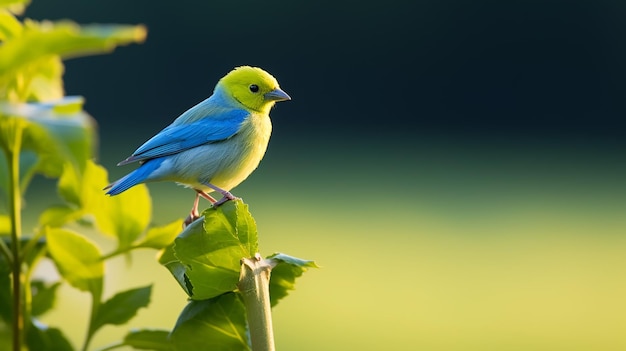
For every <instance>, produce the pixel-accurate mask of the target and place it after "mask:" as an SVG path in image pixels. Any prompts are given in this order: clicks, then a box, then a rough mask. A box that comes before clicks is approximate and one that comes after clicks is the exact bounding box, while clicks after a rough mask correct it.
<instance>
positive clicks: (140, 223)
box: [83, 162, 152, 249]
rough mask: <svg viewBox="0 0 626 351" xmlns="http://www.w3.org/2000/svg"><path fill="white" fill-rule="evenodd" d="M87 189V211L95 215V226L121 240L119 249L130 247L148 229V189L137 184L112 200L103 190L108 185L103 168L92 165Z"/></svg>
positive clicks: (87, 173)
mask: <svg viewBox="0 0 626 351" xmlns="http://www.w3.org/2000/svg"><path fill="white" fill-rule="evenodd" d="M85 182H86V184H87V186H88V189H84V191H83V194H84V196H83V201H84V208H85V211H87V212H88V213H93V214H94V216H95V219H96V227H97V228H98V230H99V231H100V232H102V233H104V234H108V235H111V236H114V237H115V238H117V240H118V249H124V248H127V247H129V246H130V245H131V244H132V243H133V242H134V241H135V240H136V239H137V238H138V237H139V236H140V235H141V234H142V233H143V232H144V231H145V230H146V228H147V227H148V224H149V223H150V217H151V213H152V202H151V200H150V194H149V193H148V187H147V186H146V185H145V184H140V185H137V186H135V187H133V188H131V189H128V190H127V191H125V192H124V193H122V194H119V195H116V196H112V197H109V196H107V195H105V193H104V191H102V189H103V188H104V187H105V186H106V185H107V184H108V183H109V182H108V180H107V173H106V170H105V169H104V167H102V166H99V165H96V164H95V163H93V162H89V163H88V165H87V169H86V172H85Z"/></svg>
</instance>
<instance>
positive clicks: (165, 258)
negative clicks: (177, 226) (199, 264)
mask: <svg viewBox="0 0 626 351" xmlns="http://www.w3.org/2000/svg"><path fill="white" fill-rule="evenodd" d="M158 260H159V263H160V264H162V265H163V266H165V268H167V269H168V270H169V271H170V273H172V276H173V277H174V279H176V282H177V283H178V285H180V287H181V288H182V289H183V290H184V291H185V293H186V294H187V295H188V296H191V295H193V287H192V286H191V283H190V282H189V279H188V278H187V274H185V272H186V269H185V266H184V265H183V264H182V263H180V262H179V261H178V259H177V258H176V255H175V254H174V245H170V246H168V247H166V248H164V249H163V250H161V252H160V253H159V257H158Z"/></svg>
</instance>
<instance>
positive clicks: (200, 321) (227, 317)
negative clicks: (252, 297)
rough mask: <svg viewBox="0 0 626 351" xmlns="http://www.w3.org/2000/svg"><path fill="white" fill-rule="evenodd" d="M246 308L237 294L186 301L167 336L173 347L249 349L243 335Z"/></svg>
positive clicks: (209, 350)
mask: <svg viewBox="0 0 626 351" xmlns="http://www.w3.org/2000/svg"><path fill="white" fill-rule="evenodd" d="M245 314H246V311H245V307H244V305H243V302H242V301H241V299H240V297H239V295H237V294H235V293H232V292H230V293H226V294H223V295H220V296H218V297H215V298H212V299H208V300H203V301H190V302H189V304H187V306H185V308H184V309H183V311H182V312H181V314H180V316H179V317H178V321H176V326H175V327H174V330H173V331H172V335H171V337H170V339H171V341H172V344H173V345H174V349H175V350H180V351H183V350H184V351H187V350H194V351H205V350H206V351H244V350H250V347H249V346H248V339H247V336H246V317H245Z"/></svg>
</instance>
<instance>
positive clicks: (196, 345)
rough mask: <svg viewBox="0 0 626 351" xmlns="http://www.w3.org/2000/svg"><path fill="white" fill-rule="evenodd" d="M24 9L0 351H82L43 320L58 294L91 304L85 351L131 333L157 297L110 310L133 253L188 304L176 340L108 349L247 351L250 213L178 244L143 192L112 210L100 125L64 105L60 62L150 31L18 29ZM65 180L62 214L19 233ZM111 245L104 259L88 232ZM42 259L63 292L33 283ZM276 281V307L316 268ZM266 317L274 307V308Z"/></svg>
mask: <svg viewBox="0 0 626 351" xmlns="http://www.w3.org/2000/svg"><path fill="white" fill-rule="evenodd" d="M26 5H27V1H25V0H0V42H1V45H0V150H2V152H0V349H8V348H9V347H10V346H9V345H13V350H20V351H21V350H24V349H28V350H42V351H45V350H60V351H66V350H67V351H73V350H75V348H74V345H72V344H71V343H70V342H69V341H68V340H67V338H66V337H65V336H64V334H63V332H62V330H61V329H59V328H56V327H51V326H47V325H43V324H42V323H41V322H40V321H39V320H38V319H37V317H39V316H41V315H43V314H45V313H46V312H48V311H50V310H51V309H53V308H54V307H55V301H56V299H57V295H58V294H57V291H58V288H59V287H60V286H61V284H64V283H67V284H69V285H70V286H72V287H74V288H76V289H78V290H81V291H84V292H86V293H88V294H89V295H90V296H91V313H90V315H89V320H88V321H87V323H86V325H87V327H86V334H85V338H84V343H83V345H82V350H87V349H89V345H90V341H91V340H92V338H93V336H94V335H95V334H96V333H97V332H98V330H100V329H101V328H103V327H105V326H106V325H123V324H125V323H127V322H128V321H129V320H130V319H131V318H133V317H134V316H135V315H136V314H137V312H138V311H139V309H141V308H146V307H147V306H148V305H149V303H150V297H151V293H152V286H144V287H137V288H132V289H129V290H127V291H121V292H115V293H113V294H112V295H111V296H110V297H109V298H108V299H104V296H105V295H107V294H105V287H104V276H105V273H106V261H107V260H108V259H110V258H112V257H115V256H117V255H120V254H125V255H130V254H131V253H132V251H133V250H136V249H146V248H148V249H156V250H161V252H160V254H159V262H160V263H161V264H162V265H164V266H165V267H166V268H167V269H168V270H169V271H170V272H171V273H172V275H173V276H174V278H175V280H176V281H177V282H178V284H179V285H180V286H181V287H182V288H183V289H184V290H185V292H186V293H187V294H188V296H189V297H190V299H191V301H190V302H189V304H188V305H187V307H186V308H185V309H184V310H183V311H182V312H181V314H180V316H179V319H178V321H177V322H176V324H175V327H174V329H173V330H172V331H168V330H150V329H142V330H133V331H130V332H129V333H128V334H127V335H126V336H125V337H124V339H123V340H121V341H119V342H117V343H115V344H112V345H111V346H109V347H107V348H106V349H107V350H109V349H114V348H117V347H121V346H129V347H132V348H134V349H140V350H160V351H165V350H188V349H194V350H209V349H211V350H249V349H250V346H249V345H250V343H249V340H248V338H249V334H250V333H249V331H248V330H247V328H248V325H249V324H248V323H247V320H246V309H249V308H250V306H247V305H246V304H245V303H244V301H243V300H242V298H241V296H240V292H239V291H238V282H239V280H240V275H241V271H242V259H243V258H246V257H254V256H257V255H258V254H257V251H258V236H257V231H256V224H255V221H254V219H253V218H252V216H251V215H250V213H249V212H248V208H247V205H245V204H244V203H243V202H241V201H240V200H237V201H231V202H228V203H226V204H225V205H223V206H221V207H219V208H217V209H213V208H211V209H208V210H206V211H205V212H204V213H203V217H202V219H200V220H197V221H195V222H194V223H192V224H191V225H189V226H188V227H186V228H185V229H184V230H183V231H182V232H181V227H182V221H181V220H177V221H174V222H172V223H168V224H165V225H163V226H157V227H155V226H152V225H151V224H150V223H151V212H152V208H151V200H150V195H149V193H148V190H147V187H146V186H145V185H139V186H136V187H134V188H132V189H130V190H128V191H126V192H124V193H123V194H120V195H118V196H115V197H112V198H107V197H105V195H104V192H103V191H102V189H103V188H104V187H105V186H106V185H107V184H108V182H109V181H108V177H107V172H106V170H105V169H104V168H103V167H101V166H99V165H97V164H96V163H94V162H93V161H92V159H93V153H94V147H95V141H94V140H95V128H94V124H95V123H94V121H93V119H92V118H91V117H90V116H89V115H88V114H87V113H86V112H85V111H84V110H83V108H82V106H83V102H84V101H83V99H82V98H81V97H76V96H74V97H67V96H64V91H63V81H62V75H63V71H64V67H63V62H62V60H64V59H67V58H74V57H78V56H83V55H89V54H98V53H105V52H110V51H112V50H113V49H114V48H115V47H116V46H119V45H126V44H130V43H135V42H141V41H143V40H144V38H145V35H146V31H145V28H144V27H142V26H124V25H90V26H79V25H77V24H75V23H72V22H69V21H61V22H48V21H44V22H36V21H32V20H28V19H24V20H20V19H19V18H18V17H17V15H18V14H19V13H21V12H22V11H23V10H24V8H25V6H26ZM38 175H40V176H46V177H51V178H55V179H58V182H57V193H58V197H59V198H58V201H59V202H58V203H57V204H55V205H52V206H50V207H48V208H47V209H45V210H44V211H43V212H42V213H41V214H40V216H39V220H38V223H37V225H36V227H35V228H34V229H33V231H32V232H31V233H22V223H21V211H22V206H21V200H22V197H23V195H24V194H25V192H26V189H27V188H28V186H29V184H30V183H31V180H32V179H33V178H34V177H35V176H38ZM85 227H91V228H94V229H96V231H97V232H98V233H99V234H102V235H104V236H106V237H109V238H112V239H113V240H115V242H116V243H117V246H116V249H115V250H113V251H112V252H109V253H103V252H102V251H101V249H100V247H99V246H98V245H97V244H96V242H95V241H94V240H92V239H91V238H90V237H89V236H87V235H85V233H84V232H82V231H83V229H85ZM42 259H50V260H52V261H53V262H54V264H55V266H56V268H57V270H58V272H59V274H60V276H61V281H42V280H37V279H33V278H32V275H33V272H34V271H35V269H36V268H37V265H38V264H39V262H41V260H42ZM267 262H268V264H270V265H271V266H272V267H273V268H274V271H273V273H272V278H271V281H270V282H269V289H270V290H271V292H270V293H271V302H272V305H274V304H276V302H277V301H278V300H279V299H281V298H283V297H284V296H286V295H287V291H288V290H290V289H293V286H294V281H295V279H296V278H297V277H299V276H300V275H301V274H302V273H303V272H304V271H305V270H306V269H307V267H314V266H315V265H314V263H312V262H311V261H305V260H300V259H296V258H292V257H290V256H286V255H283V254H274V255H272V256H269V257H268V258H267ZM268 306H269V301H268Z"/></svg>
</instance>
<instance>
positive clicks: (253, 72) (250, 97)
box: [216, 66, 291, 113]
mask: <svg viewBox="0 0 626 351" xmlns="http://www.w3.org/2000/svg"><path fill="white" fill-rule="evenodd" d="M217 88H221V89H223V91H224V92H225V93H226V94H228V95H230V96H231V97H232V98H234V99H235V100H237V101H238V102H239V103H241V104H242V105H244V106H245V107H247V108H249V109H251V110H254V111H258V112H263V113H269V111H270V109H271V108H272V106H274V103H276V102H278V101H284V100H291V98H290V97H289V95H287V93H285V92H284V91H282V90H281V89H280V87H279V86H278V81H276V78H274V77H272V75H271V74H269V73H267V72H265V71H264V70H262V69H260V68H258V67H250V66H241V67H237V68H235V69H234V70H232V71H230V73H228V74H227V75H226V76H224V78H222V79H220V81H219V83H218V84H217V87H216V89H217Z"/></svg>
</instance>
